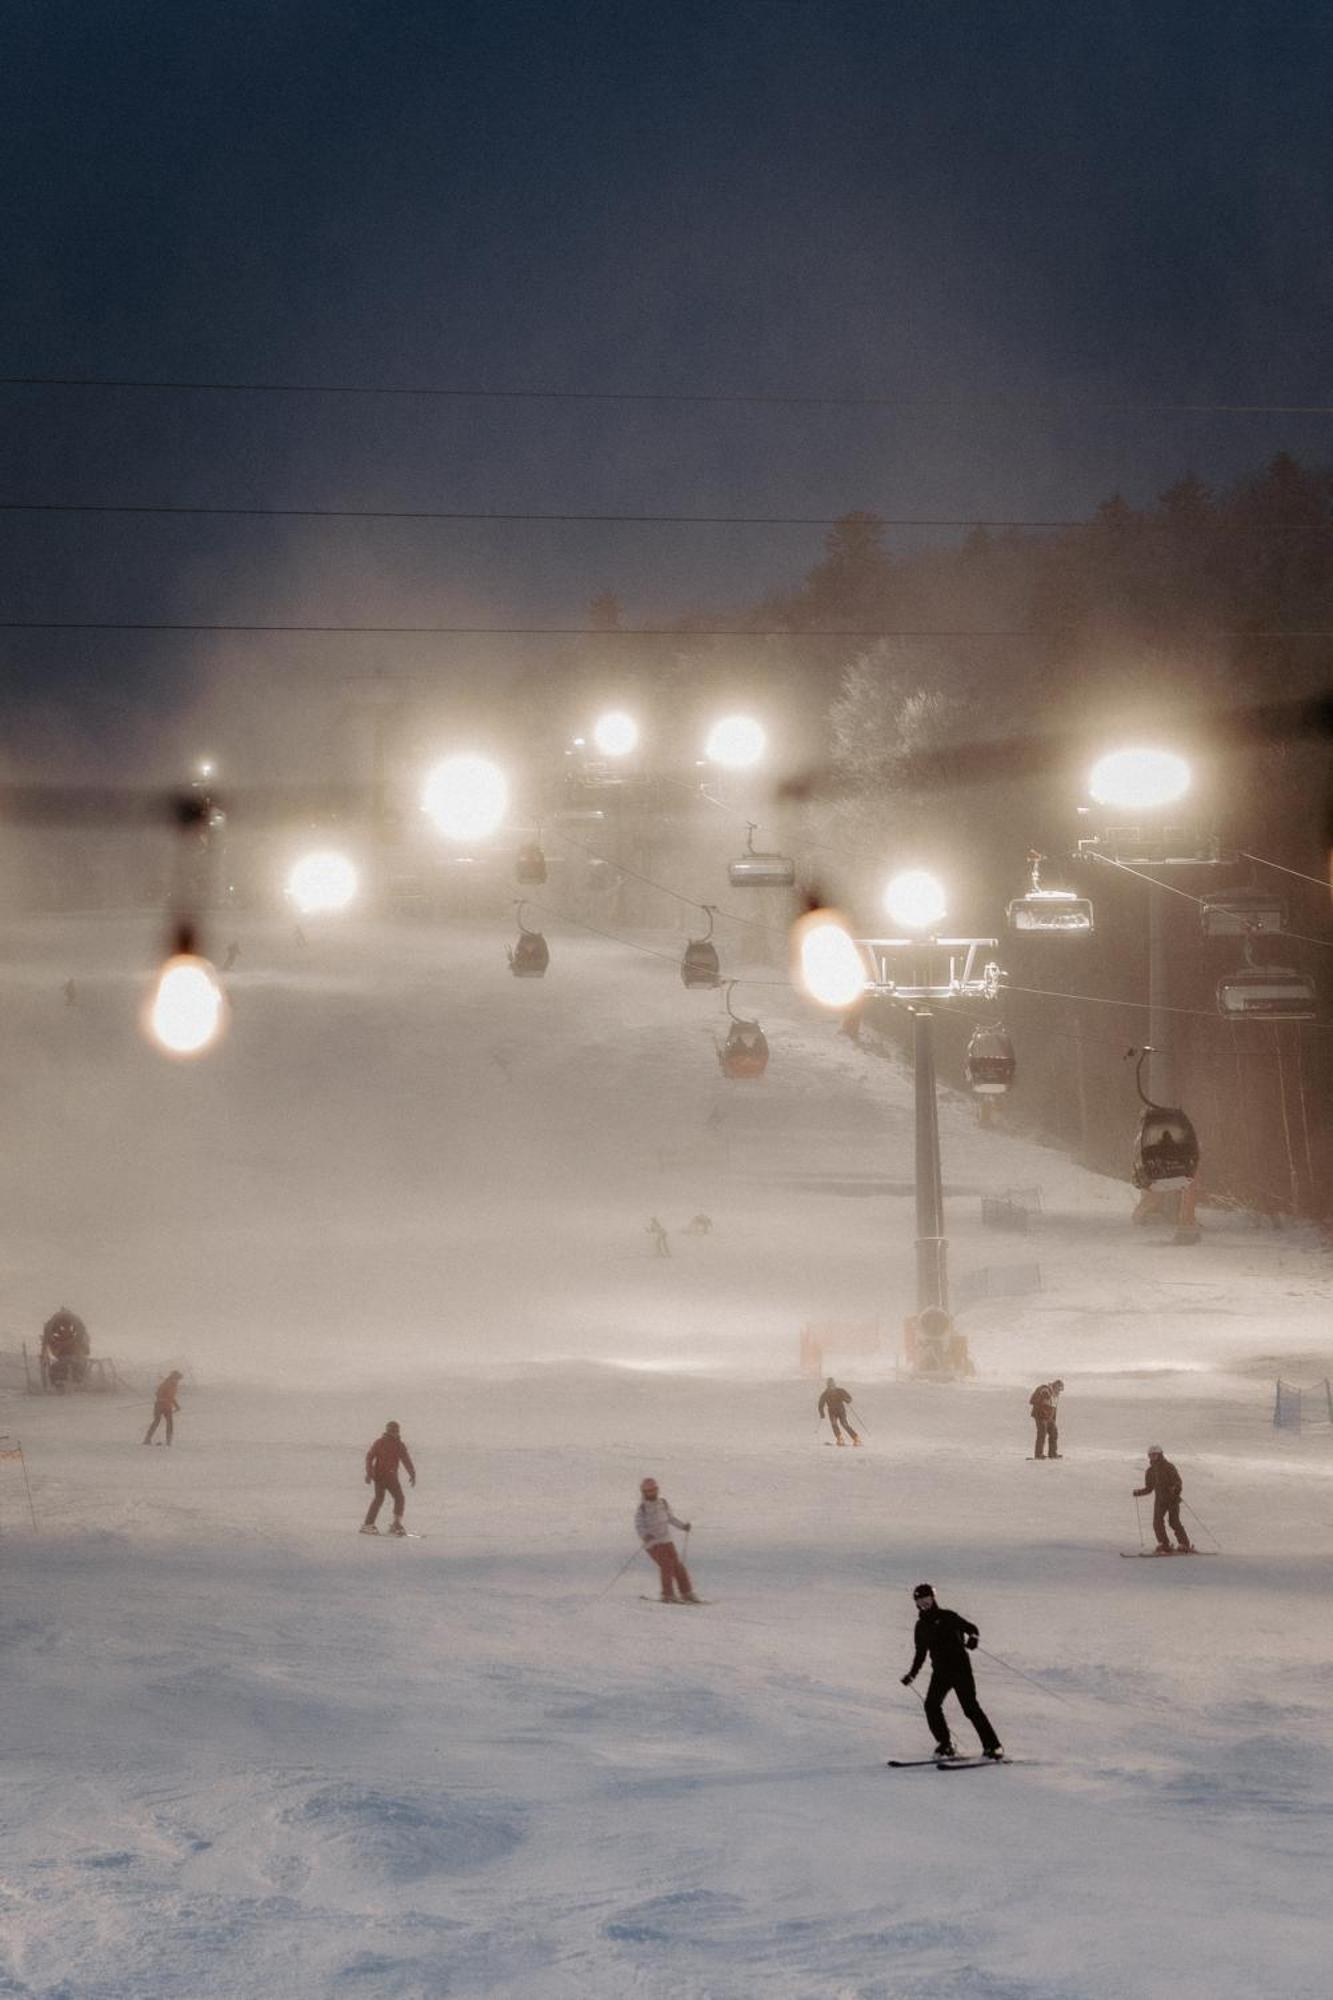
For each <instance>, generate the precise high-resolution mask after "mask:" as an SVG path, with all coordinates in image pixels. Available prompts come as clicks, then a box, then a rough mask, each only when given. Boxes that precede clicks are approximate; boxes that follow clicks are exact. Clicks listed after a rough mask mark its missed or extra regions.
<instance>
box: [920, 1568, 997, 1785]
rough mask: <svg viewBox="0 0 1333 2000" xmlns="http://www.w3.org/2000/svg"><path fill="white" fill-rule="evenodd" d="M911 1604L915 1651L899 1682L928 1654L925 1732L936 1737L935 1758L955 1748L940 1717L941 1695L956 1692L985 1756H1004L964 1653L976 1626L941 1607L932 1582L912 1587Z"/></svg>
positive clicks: (953, 1754)
mask: <svg viewBox="0 0 1333 2000" xmlns="http://www.w3.org/2000/svg"><path fill="white" fill-rule="evenodd" d="M912 1597H913V1600H914V1602H915V1604H916V1614H917V1615H916V1634H915V1639H916V1654H915V1656H914V1658H913V1660H912V1664H911V1666H910V1667H909V1668H908V1670H907V1672H906V1673H905V1674H904V1675H903V1686H904V1687H911V1685H912V1682H913V1681H914V1680H915V1679H916V1677H917V1675H918V1674H919V1673H920V1671H921V1669H922V1667H923V1666H924V1664H925V1660H926V1655H927V1654H929V1655H930V1685H929V1687H928V1688H927V1689H926V1721H927V1722H928V1723H929V1724H930V1733H931V1735H932V1736H933V1737H934V1738H935V1755H936V1756H937V1757H956V1756H957V1755H958V1752H957V1751H956V1750H955V1748H954V1745H953V1738H952V1737H951V1736H950V1734H949V1725H948V1723H947V1722H946V1721H945V1719H944V1698H945V1696H946V1695H948V1694H956V1695H957V1697H958V1705H959V1707H960V1708H961V1709H962V1711H963V1714H964V1715H965V1716H966V1717H967V1719H968V1721H969V1722H970V1723H971V1724H972V1727H973V1728H974V1729H975V1730H976V1732H977V1735H978V1736H979V1737H980V1738H981V1748H982V1752H983V1754H984V1755H985V1756H987V1757H1003V1755H1004V1746H1003V1745H1002V1744H1001V1742H1000V1739H999V1737H998V1736H997V1735H996V1734H995V1731H994V1730H993V1729H992V1728H991V1725H990V1721H989V1719H988V1717H987V1715H986V1711H985V1709H984V1708H983V1707H982V1706H981V1703H980V1702H979V1701H978V1700H977V1688H976V1682H975V1681H974V1680H973V1678H972V1662H971V1660H969V1659H968V1657H967V1656H968V1654H969V1653H970V1652H972V1651H974V1650H975V1648H976V1643H977V1640H978V1639H979V1638H980V1637H981V1634H980V1632H979V1631H978V1630H977V1627H976V1626H975V1625H973V1624H972V1623H971V1621H970V1620H969V1619H967V1618H963V1617H961V1616H960V1615H959V1613H958V1612H957V1611H946V1610H945V1609H944V1608H943V1606H942V1605H939V1604H937V1603H936V1602H935V1591H934V1587H933V1586H932V1585H931V1584H929V1583H919V1584H918V1585H917V1587H916V1589H915V1590H914V1591H913V1592H912Z"/></svg>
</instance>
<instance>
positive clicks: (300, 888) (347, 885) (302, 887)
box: [287, 848, 357, 917]
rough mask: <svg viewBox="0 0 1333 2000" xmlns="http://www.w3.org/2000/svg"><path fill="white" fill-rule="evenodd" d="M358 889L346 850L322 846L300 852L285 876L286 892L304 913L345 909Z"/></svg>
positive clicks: (310, 913)
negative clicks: (308, 852)
mask: <svg viewBox="0 0 1333 2000" xmlns="http://www.w3.org/2000/svg"><path fill="white" fill-rule="evenodd" d="M356 891H357V874H356V870H355V868H354V867H353V866H352V864H351V862H350V861H349V860H348V859H347V856H346V855H345V854H337V853H335V852H334V851H333V849H332V848H325V849H321V850H319V851H317V852H316V853H314V854H303V855H302V856H301V859H300V860H299V861H298V862H297V863H296V864H295V866H294V867H293V868H292V871H291V873H290V874H289V875H288V877H287V894H288V895H289V896H290V897H291V899H292V901H293V902H294V903H295V905H296V907H297V909H298V910H300V912H301V914H302V915H303V916H307V917H315V916H321V915H323V914H324V913H325V912H327V911H331V910H345V909H346V908H347V906H348V904H349V903H350V902H351V901H352V900H353V898H354V897H355V895H356Z"/></svg>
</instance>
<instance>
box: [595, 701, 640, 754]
mask: <svg viewBox="0 0 1333 2000" xmlns="http://www.w3.org/2000/svg"><path fill="white" fill-rule="evenodd" d="M592 740H593V742H594V743H595V744H596V745H597V748H598V749H599V750H600V751H601V753H602V755H603V757H628V756H629V755H630V754H631V752H632V751H634V750H637V748H638V746H639V725H638V723H637V722H636V721H635V720H634V717H633V716H632V715H626V714H625V712H624V710H623V709H619V708H613V709H609V710H608V711H607V713H606V714H605V715H600V716H598V718H597V722H596V724H595V725H594V728H593V732H592Z"/></svg>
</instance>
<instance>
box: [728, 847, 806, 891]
mask: <svg viewBox="0 0 1333 2000" xmlns="http://www.w3.org/2000/svg"><path fill="white" fill-rule="evenodd" d="M727 880H728V881H729V882H730V884H731V886H732V888H733V889H790V888H791V886H792V884H793V883H794V882H795V880H796V863H795V862H794V861H793V860H792V858H791V856H790V855H789V854H758V853H756V852H755V850H754V849H753V848H748V849H747V850H746V852H745V853H744V854H741V855H738V856H737V858H736V860H735V861H729V862H728V863H727Z"/></svg>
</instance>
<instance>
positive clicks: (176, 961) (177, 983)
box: [144, 951, 227, 1057]
mask: <svg viewBox="0 0 1333 2000" xmlns="http://www.w3.org/2000/svg"><path fill="white" fill-rule="evenodd" d="M226 1025H227V996H226V994H225V993H224V992H223V990H222V984H221V981H220V980H219V979H218V976H217V973H216V972H215V971H214V970H213V967H212V966H211V965H210V964H209V962H208V960H207V959H206V958H200V957H198V956H197V955H196V954H195V953H194V952H190V951H182V952H177V953H176V954H175V956H174V957H173V958H169V959H168V960H167V962H166V964H165V965H164V966H163V967H162V970H161V971H160V972H159V974H158V976H157V979H156V980H155V981H154V984H153V990H152V992H151V993H150V995H149V997H148V1004H147V1006H146V1007H145V1009H144V1031H145V1033H146V1034H147V1036H148V1038H149V1040H150V1041H152V1042H154V1043H155V1044H156V1045H157V1047H158V1048H159V1049H161V1050H162V1052H163V1054H164V1055H169V1056H180V1057H188V1056H200V1055H202V1054H203V1053H204V1051H205V1050H206V1049H209V1048H211V1047H212V1046H213V1044H214V1042H216V1041H217V1040H218V1038H219V1036H220V1035H221V1034H222V1033H223V1031H224V1030H225V1028H226Z"/></svg>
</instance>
